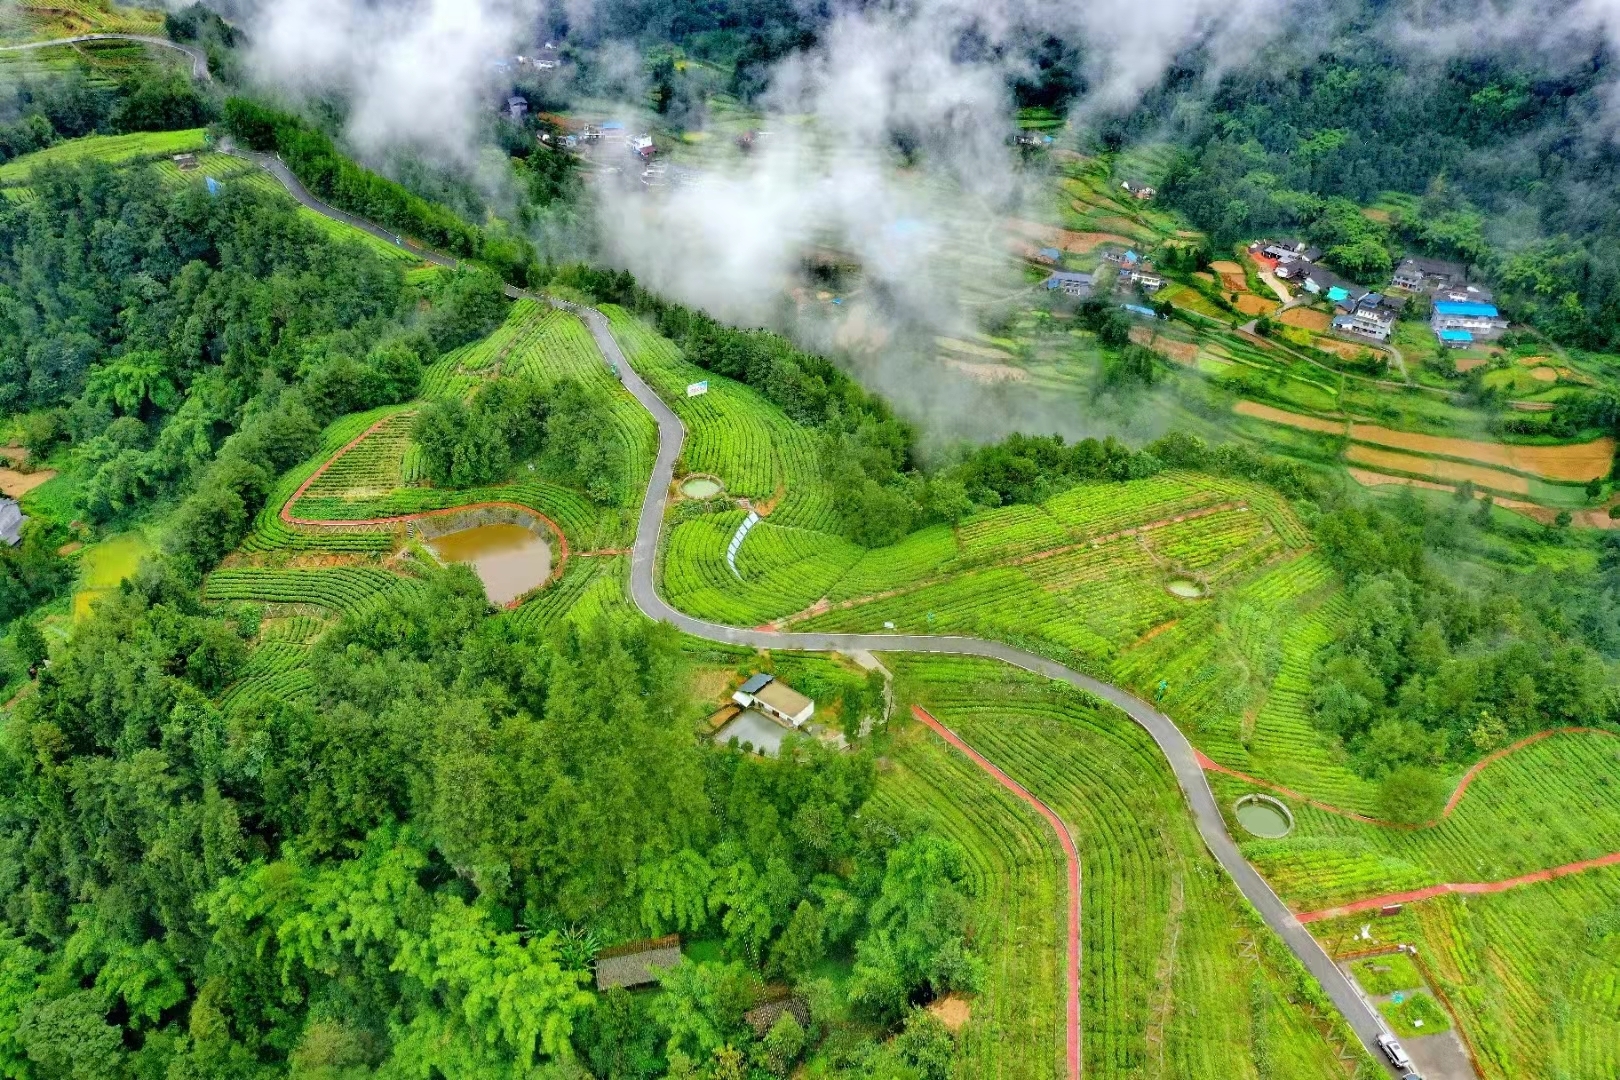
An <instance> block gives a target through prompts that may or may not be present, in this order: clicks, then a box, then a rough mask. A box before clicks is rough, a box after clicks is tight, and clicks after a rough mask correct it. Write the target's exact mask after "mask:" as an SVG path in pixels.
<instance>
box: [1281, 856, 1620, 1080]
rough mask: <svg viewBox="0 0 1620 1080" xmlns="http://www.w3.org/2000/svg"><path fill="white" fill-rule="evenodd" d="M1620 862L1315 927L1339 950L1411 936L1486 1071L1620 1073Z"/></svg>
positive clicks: (1584, 1077) (1545, 1079)
mask: <svg viewBox="0 0 1620 1080" xmlns="http://www.w3.org/2000/svg"><path fill="white" fill-rule="evenodd" d="M1617 912H1620V867H1615V868H1609V869H1604V870H1594V871H1591V872H1590V873H1585V874H1578V875H1575V876H1572V877H1565V878H1560V879H1558V880H1556V881H1550V882H1545V883H1542V884H1538V885H1527V886H1525V887H1524V888H1521V889H1515V890H1513V891H1511V892H1504V893H1496V894H1491V895H1485V896H1444V897H1440V898H1438V899H1435V900H1429V901H1425V902H1423V903H1421V904H1410V905H1407V907H1406V909H1405V910H1404V911H1402V912H1401V914H1399V915H1397V916H1395V917H1393V918H1384V919H1373V920H1371V922H1370V924H1369V921H1368V919H1367V917H1366V916H1364V915H1363V916H1356V917H1351V918H1345V919H1336V920H1332V921H1328V922H1320V923H1313V924H1311V927H1310V929H1311V932H1312V933H1313V934H1315V935H1316V936H1317V938H1318V939H1319V940H1321V941H1322V942H1323V944H1324V945H1326V946H1327V947H1328V948H1329V950H1330V951H1333V952H1335V953H1344V952H1348V951H1352V950H1354V949H1357V948H1367V947H1368V945H1369V942H1367V941H1366V940H1360V939H1358V935H1359V934H1360V933H1361V930H1362V927H1363V926H1367V927H1368V928H1369V932H1370V933H1371V934H1372V936H1373V938H1374V942H1373V943H1375V944H1376V943H1386V942H1387V943H1396V942H1401V943H1411V944H1414V945H1416V946H1417V948H1418V958H1419V960H1421V961H1422V962H1423V965H1424V967H1425V969H1426V971H1427V973H1428V975H1429V976H1430V979H1431V984H1432V985H1433V986H1434V988H1435V989H1436V990H1437V991H1438V992H1439V993H1440V995H1441V996H1442V998H1443V999H1444V1001H1445V1002H1446V1003H1447V1004H1449V1005H1450V1007H1451V1009H1452V1011H1453V1012H1455V1013H1456V1015H1457V1017H1458V1019H1459V1020H1460V1021H1461V1023H1460V1025H1459V1032H1460V1034H1461V1035H1462V1037H1463V1038H1464V1039H1465V1040H1466V1041H1467V1043H1468V1045H1469V1047H1470V1049H1471V1050H1472V1051H1473V1053H1474V1057H1475V1059H1476V1060H1477V1061H1478V1062H1479V1064H1480V1067H1481V1068H1482V1070H1483V1072H1484V1075H1485V1077H1486V1080H1609V1078H1611V1077H1614V1076H1620V917H1617V915H1616V913H1617Z"/></svg>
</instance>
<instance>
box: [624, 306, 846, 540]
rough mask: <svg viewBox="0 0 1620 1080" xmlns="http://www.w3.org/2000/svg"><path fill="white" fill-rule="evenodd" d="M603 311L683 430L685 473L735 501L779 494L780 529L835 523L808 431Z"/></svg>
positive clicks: (627, 318) (642, 327) (628, 319)
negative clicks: (689, 391) (700, 390)
mask: <svg viewBox="0 0 1620 1080" xmlns="http://www.w3.org/2000/svg"><path fill="white" fill-rule="evenodd" d="M601 310H602V313H603V314H604V315H606V316H607V317H608V321H609V323H610V325H611V326H612V329H613V335H614V337H615V338H616V339H617V340H618V342H619V345H620V347H621V348H622V349H623V350H624V352H625V355H626V356H627V357H629V359H630V362H631V363H632V364H633V365H635V368H636V370H637V371H638V372H639V373H640V374H641V375H642V377H643V378H645V379H646V380H647V382H648V383H649V384H650V385H651V386H652V387H653V388H654V389H655V390H657V391H658V393H659V395H660V396H661V397H663V398H664V399H665V400H666V401H668V402H670V403H671V405H672V407H673V408H674V409H675V412H676V414H677V415H678V416H680V418H681V422H682V423H683V424H685V425H686V430H687V440H686V447H685V450H684V460H685V465H686V470H687V471H688V472H698V473H710V474H712V475H714V476H718V477H720V479H721V480H722V481H723V482H724V483H725V486H726V490H727V491H728V492H729V493H730V494H732V495H742V496H747V497H749V498H755V499H768V498H770V497H772V496H774V495H776V494H778V493H779V492H780V493H784V499H783V501H782V504H781V506H780V507H779V508H778V511H777V512H778V513H779V514H780V515H781V517H780V520H779V523H780V524H784V525H792V526H795V527H798V528H827V527H829V526H830V525H831V524H832V521H833V516H832V506H831V501H830V500H831V493H830V492H829V491H828V490H827V485H826V484H825V482H824V481H823V480H822V479H821V468H820V463H819V461H818V460H817V455H816V447H815V442H814V439H813V437H812V436H811V434H810V432H809V431H807V430H806V429H805V428H803V427H800V426H799V425H798V424H795V423H794V422H793V421H792V420H790V419H788V417H787V416H786V414H784V413H783V412H782V410H780V409H778V408H777V407H776V406H775V405H772V404H771V403H770V402H768V401H766V400H765V399H764V398H763V397H762V396H760V395H759V394H758V393H756V392H755V391H754V390H752V389H750V388H748V387H746V386H743V385H742V384H740V383H736V382H732V381H731V380H729V379H722V378H718V377H714V376H711V375H710V374H709V373H708V372H706V371H704V370H703V369H702V368H700V367H698V366H696V365H695V364H691V363H688V362H687V361H686V360H685V359H683V358H682V356H681V353H680V350H679V349H677V348H676V347H675V345H674V344H673V343H671V342H670V341H668V340H667V339H665V338H663V337H660V336H659V335H658V334H657V333H655V332H654V331H653V330H652V329H651V328H650V327H649V326H647V325H646V324H645V323H643V322H641V321H640V320H638V319H636V318H635V317H634V316H631V315H630V314H629V313H627V312H625V311H624V310H623V309H621V308H616V307H614V306H613V305H610V304H609V305H603V306H602V309H601ZM705 379H707V380H708V381H709V391H708V393H706V394H703V395H701V396H699V397H687V396H686V388H687V386H688V385H690V384H692V383H695V382H700V381H703V380H705Z"/></svg>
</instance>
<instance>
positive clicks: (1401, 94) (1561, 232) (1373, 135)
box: [1116, 5, 1620, 349]
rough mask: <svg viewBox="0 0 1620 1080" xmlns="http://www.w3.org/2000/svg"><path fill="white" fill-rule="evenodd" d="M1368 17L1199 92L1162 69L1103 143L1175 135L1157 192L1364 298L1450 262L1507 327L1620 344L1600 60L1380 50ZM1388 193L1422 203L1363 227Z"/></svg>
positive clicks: (1231, 237) (1611, 172)
mask: <svg viewBox="0 0 1620 1080" xmlns="http://www.w3.org/2000/svg"><path fill="white" fill-rule="evenodd" d="M1378 11H1379V9H1378V7H1377V6H1375V5H1367V6H1365V7H1364V8H1361V9H1359V10H1358V9H1357V7H1356V6H1355V5H1351V6H1350V7H1349V8H1348V9H1346V8H1345V7H1343V6H1339V7H1335V8H1334V9H1333V11H1332V13H1331V14H1328V13H1324V14H1323V15H1322V16H1321V18H1322V19H1323V20H1327V21H1331V23H1332V29H1331V34H1332V38H1331V40H1332V45H1331V47H1329V48H1324V47H1321V46H1320V45H1319V44H1313V43H1319V42H1320V41H1321V40H1322V39H1321V38H1320V37H1318V36H1316V35H1314V34H1308V35H1301V36H1300V37H1299V38H1291V37H1287V36H1284V37H1281V38H1279V40H1277V41H1276V42H1274V43H1273V44H1270V45H1268V46H1267V47H1266V48H1264V49H1262V50H1261V51H1260V52H1259V54H1258V55H1257V56H1256V57H1254V58H1253V59H1252V60H1250V61H1249V62H1247V63H1245V64H1243V65H1240V66H1238V67H1236V68H1233V69H1230V70H1228V71H1226V72H1224V73H1223V75H1222V77H1221V78H1220V79H1219V81H1218V83H1217V84H1216V86H1215V89H1214V90H1213V92H1211V93H1207V94H1206V92H1205V91H1204V90H1203V88H1202V85H1201V83H1200V81H1199V79H1198V74H1199V73H1198V71H1197V70H1196V69H1193V68H1188V69H1181V70H1177V71H1174V72H1172V74H1171V75H1170V76H1169V77H1168V78H1167V80H1166V82H1165V84H1164V85H1163V86H1162V87H1161V88H1160V89H1159V90H1158V91H1157V92H1156V93H1155V94H1153V95H1152V96H1150V98H1149V99H1148V101H1147V102H1146V103H1145V104H1144V106H1143V107H1142V109H1141V111H1140V112H1139V113H1138V114H1137V115H1135V116H1133V117H1131V118H1130V120H1129V121H1128V122H1127V123H1125V124H1124V125H1122V126H1121V127H1120V128H1118V129H1116V137H1117V136H1120V135H1124V136H1127V137H1128V135H1129V134H1130V133H1144V134H1145V133H1146V132H1148V131H1150V130H1154V129H1160V128H1161V125H1164V124H1166V123H1168V124H1169V125H1170V131H1171V136H1170V137H1171V138H1172V140H1173V141H1174V142H1175V143H1176V144H1178V145H1179V146H1180V147H1181V148H1182V149H1183V153H1182V155H1181V156H1180V157H1179V158H1178V160H1177V161H1176V163H1175V164H1174V165H1173V166H1172V169H1171V172H1170V176H1169V178H1168V179H1167V181H1166V183H1165V185H1164V190H1165V194H1166V195H1167V197H1168V198H1169V199H1170V201H1171V203H1172V204H1173V205H1175V206H1176V207H1178V208H1179V209H1181V210H1183V211H1185V212H1186V213H1187V214H1188V216H1189V217H1191V218H1192V219H1193V220H1194V221H1195V222H1196V223H1197V224H1198V225H1199V226H1200V227H1202V228H1204V229H1206V230H1208V231H1209V233H1210V234H1211V236H1212V237H1213V238H1214V239H1215V241H1216V242H1217V244H1219V245H1223V246H1224V245H1226V244H1230V243H1232V242H1235V241H1240V240H1241V241H1245V242H1246V241H1248V240H1250V239H1252V238H1254V237H1256V236H1259V235H1264V234H1266V233H1268V232H1274V231H1275V232H1284V233H1290V234H1292V233H1298V234H1300V235H1302V236H1303V237H1305V238H1307V239H1309V240H1310V242H1312V243H1314V244H1317V245H1319V246H1321V247H1322V248H1323V249H1324V250H1326V251H1327V253H1328V258H1329V260H1330V261H1331V262H1333V263H1334V264H1335V265H1336V266H1338V267H1339V268H1341V269H1342V270H1343V271H1344V272H1345V273H1347V274H1348V275H1350V276H1351V277H1354V278H1356V279H1357V280H1360V281H1363V282H1365V283H1367V284H1369V285H1379V284H1382V283H1383V282H1384V281H1385V280H1387V274H1388V271H1389V268H1390V259H1391V256H1392V254H1393V253H1396V252H1399V251H1409V252H1414V253H1420V254H1427V255H1432V256H1437V257H1443V258H1450V259H1458V260H1460V261H1462V262H1464V263H1468V264H1471V265H1472V266H1473V267H1474V268H1475V271H1476V274H1477V275H1478V276H1480V277H1481V278H1483V279H1484V280H1486V281H1488V282H1490V283H1491V284H1493V285H1495V286H1496V287H1497V288H1498V289H1499V290H1500V296H1501V299H1502V300H1503V301H1504V302H1505V304H1506V307H1507V309H1508V310H1509V311H1510V313H1511V314H1513V315H1514V316H1515V317H1518V318H1522V319H1525V320H1527V321H1532V322H1534V323H1535V324H1536V325H1537V326H1539V327H1541V328H1542V329H1544V330H1545V331H1547V332H1548V333H1550V334H1552V335H1553V336H1555V337H1556V338H1557V339H1558V340H1560V341H1563V342H1565V343H1568V344H1572V345H1581V346H1586V347H1589V348H1603V349H1613V348H1615V347H1617V346H1620V257H1617V256H1616V251H1617V250H1620V246H1617V244H1616V241H1617V239H1620V234H1617V233H1616V231H1615V230H1616V228H1617V226H1616V224H1615V223H1616V221H1617V220H1620V214H1617V209H1620V203H1617V201H1616V199H1617V195H1616V191H1617V190H1620V186H1617V184H1616V178H1617V175H1620V173H1617V171H1616V170H1617V167H1620V156H1617V155H1616V153H1615V147H1614V143H1613V141H1612V139H1610V138H1609V135H1608V132H1609V130H1610V128H1609V126H1608V124H1609V122H1608V120H1607V119H1606V113H1607V110H1608V109H1609V107H1610V103H1611V101H1612V94H1611V89H1610V84H1611V82H1612V69H1611V64H1610V62H1609V59H1608V57H1607V49H1606V48H1605V47H1603V46H1602V45H1601V44H1600V43H1599V42H1598V41H1597V40H1596V39H1594V40H1593V41H1592V43H1591V44H1590V48H1589V51H1586V52H1580V53H1568V52H1560V53H1559V54H1557V55H1556V56H1554V55H1549V54H1545V53H1541V52H1538V51H1537V50H1534V49H1524V50H1517V51H1512V52H1504V51H1502V50H1499V49H1495V48H1491V47H1489V46H1483V45H1482V46H1481V51H1480V52H1477V53H1475V52H1473V51H1471V50H1470V49H1468V48H1467V47H1464V48H1461V49H1459V50H1458V51H1457V52H1456V54H1454V55H1451V56H1449V57H1440V58H1436V57H1426V56H1424V55H1422V54H1421V52H1418V51H1415V50H1404V49H1398V48H1395V47H1392V46H1391V45H1390V44H1389V42H1388V28H1387V26H1386V25H1385V24H1384V23H1383V22H1381V21H1380V20H1379V18H1378ZM1487 48H1489V49H1490V51H1488V52H1487V51H1484V50H1485V49H1487ZM1386 191H1397V192H1405V193H1409V194H1411V195H1414V196H1419V197H1421V201H1420V202H1419V204H1418V206H1417V209H1416V210H1415V212H1405V213H1397V214H1395V215H1394V217H1393V219H1392V220H1388V221H1375V220H1371V219H1369V218H1368V217H1366V216H1364V215H1363V214H1362V213H1361V207H1363V206H1366V205H1369V204H1371V203H1374V202H1376V201H1377V200H1378V199H1379V197H1380V195H1381V194H1382V193H1384V192H1386Z"/></svg>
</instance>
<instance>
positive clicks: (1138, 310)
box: [1125, 304, 1159, 319]
mask: <svg viewBox="0 0 1620 1080" xmlns="http://www.w3.org/2000/svg"><path fill="white" fill-rule="evenodd" d="M1125 310H1126V311H1128V312H1130V313H1131V314H1132V315H1144V316H1146V317H1147V318H1149V319H1157V318H1158V317H1159V313H1158V312H1157V311H1154V310H1153V309H1152V308H1150V307H1143V306H1142V305H1141V304H1126V305H1125Z"/></svg>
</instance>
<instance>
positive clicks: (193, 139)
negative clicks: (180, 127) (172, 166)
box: [0, 128, 205, 187]
mask: <svg viewBox="0 0 1620 1080" xmlns="http://www.w3.org/2000/svg"><path fill="white" fill-rule="evenodd" d="M204 135H205V132H204V131H203V129H202V128H191V129H188V130H185V131H141V132H136V133H134V134H131V135H89V136H86V137H85V138H82V139H71V140H69V141H67V142H61V143H57V144H56V145H55V146H51V147H47V148H46V149H44V150H37V151H35V152H34V153H32V154H25V155H23V156H22V157H20V158H16V159H14V160H12V161H8V162H6V163H5V164H4V165H0V186H8V187H9V186H14V185H20V184H25V183H27V181H28V177H29V176H30V174H32V173H33V171H34V169H35V168H36V167H38V166H40V165H47V164H62V163H66V162H81V161H99V162H101V163H103V164H107V165H116V164H122V163H125V162H131V161H137V160H141V159H150V160H156V159H159V158H166V157H169V156H171V155H173V154H183V153H187V152H189V151H194V150H201V149H202V148H203V146H204V140H203V136H204Z"/></svg>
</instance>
